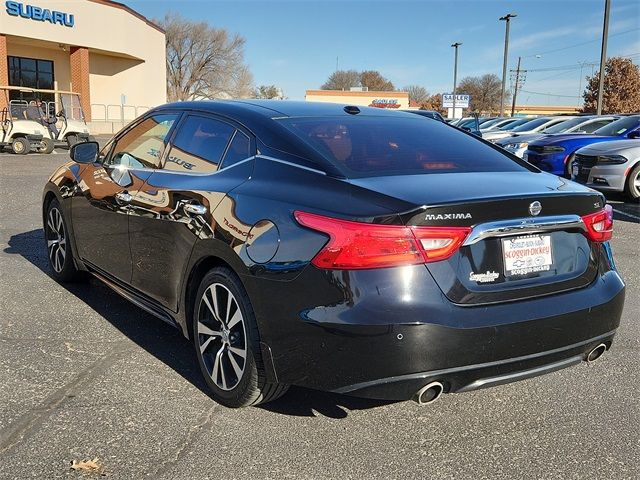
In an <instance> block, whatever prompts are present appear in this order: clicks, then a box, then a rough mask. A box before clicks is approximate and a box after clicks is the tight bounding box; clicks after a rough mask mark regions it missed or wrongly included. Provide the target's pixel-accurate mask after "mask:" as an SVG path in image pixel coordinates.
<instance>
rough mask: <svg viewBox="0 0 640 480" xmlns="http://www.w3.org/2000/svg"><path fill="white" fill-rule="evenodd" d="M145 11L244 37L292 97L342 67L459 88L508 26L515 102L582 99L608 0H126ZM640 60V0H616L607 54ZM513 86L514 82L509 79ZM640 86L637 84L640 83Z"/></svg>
mask: <svg viewBox="0 0 640 480" xmlns="http://www.w3.org/2000/svg"><path fill="white" fill-rule="evenodd" d="M124 1H125V3H126V4H127V5H129V6H130V7H131V8H133V9H135V10H137V11H138V12H140V13H142V14H143V15H145V16H146V17H148V18H149V19H158V18H162V17H163V16H164V15H165V14H166V13H167V12H179V13H180V14H181V15H183V16H184V17H186V18H188V19H190V20H194V21H205V22H207V23H209V24H210V25H212V26H214V27H217V28H225V29H227V30H229V31H230V32H233V33H238V34H240V35H242V36H243V37H244V38H245V39H246V45H245V62H246V63H247V64H248V66H249V68H250V70H251V72H252V73H253V76H254V82H255V84H256V85H271V84H275V85H277V86H278V87H280V88H282V90H283V91H284V94H285V95H286V96H287V97H288V98H290V99H294V100H301V99H304V94H305V90H307V89H315V88H319V87H320V85H322V83H324V81H325V80H326V79H327V77H328V76H329V75H330V74H331V73H332V72H333V71H335V69H336V60H337V65H338V68H339V69H344V70H347V69H355V70H378V71H380V72H381V73H382V74H383V75H384V76H385V77H387V78H388V79H389V80H391V81H392V82H393V83H394V85H395V86H396V87H398V88H402V87H404V86H406V85H412V84H417V85H422V86H424V87H425V88H426V89H427V90H428V91H429V93H443V92H450V91H452V89H453V63H454V49H453V48H451V46H450V45H451V44H452V43H454V42H462V46H461V47H460V50H459V57H458V79H461V78H463V77H465V76H469V75H470V76H476V75H483V74H485V73H495V74H496V75H498V76H499V77H501V75H502V59H503V50H504V34H505V24H504V22H501V21H499V20H498V18H499V17H501V16H503V15H505V14H507V13H516V14H517V15H518V16H517V17H516V18H514V19H512V21H511V33H510V42H509V60H508V61H509V63H508V68H509V69H515V68H516V64H517V61H518V56H521V57H522V67H521V68H523V69H525V70H527V74H526V81H525V84H524V86H523V88H522V92H521V94H520V95H519V98H518V104H528V105H577V104H581V98H580V95H581V93H582V90H584V84H585V80H584V77H585V76H587V75H591V74H592V71H597V70H598V62H599V59H600V44H601V38H602V24H603V14H604V3H605V2H604V0H553V1H550V0H511V1H505V0H502V1H497V0H449V1H446V0H423V1H418V0H415V1H361V0H342V1H333V0H325V1H316V0H297V1H286V2H283V1H271V0H263V1H248V0H236V1H204V0H201V1H189V0H173V1H167V0H137V1H128V0H124ZM618 55H621V56H626V57H627V58H630V59H631V60H633V61H634V62H635V63H636V64H640V1H638V0H612V1H611V15H610V22H609V41H608V47H607V56H608V57H611V56H618ZM507 88H509V86H508V87H507ZM639 88H640V86H639Z"/></svg>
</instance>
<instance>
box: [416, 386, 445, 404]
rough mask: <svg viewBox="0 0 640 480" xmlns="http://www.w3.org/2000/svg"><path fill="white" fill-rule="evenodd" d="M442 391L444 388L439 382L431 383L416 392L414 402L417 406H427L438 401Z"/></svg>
mask: <svg viewBox="0 0 640 480" xmlns="http://www.w3.org/2000/svg"><path fill="white" fill-rule="evenodd" d="M443 391H444V386H443V385H442V384H441V383H440V382H431V383H429V384H428V385H425V386H424V387H422V388H421V389H420V390H418V391H417V392H416V396H415V397H414V400H415V401H416V402H417V403H418V405H428V404H429V403H433V402H435V401H436V400H437V399H439V398H440V395H442V392H443Z"/></svg>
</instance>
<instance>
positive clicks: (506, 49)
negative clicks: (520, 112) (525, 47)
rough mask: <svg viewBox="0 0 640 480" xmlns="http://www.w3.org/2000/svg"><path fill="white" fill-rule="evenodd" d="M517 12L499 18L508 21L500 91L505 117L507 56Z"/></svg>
mask: <svg viewBox="0 0 640 480" xmlns="http://www.w3.org/2000/svg"><path fill="white" fill-rule="evenodd" d="M517 16H518V15H517V14H515V13H507V14H506V15H505V16H504V17H500V18H499V20H504V21H505V22H506V28H505V32H504V58H503V59H502V90H501V93H500V116H501V117H504V89H505V85H506V83H507V57H508V56H509V24H510V23H511V19H512V18H514V17H517Z"/></svg>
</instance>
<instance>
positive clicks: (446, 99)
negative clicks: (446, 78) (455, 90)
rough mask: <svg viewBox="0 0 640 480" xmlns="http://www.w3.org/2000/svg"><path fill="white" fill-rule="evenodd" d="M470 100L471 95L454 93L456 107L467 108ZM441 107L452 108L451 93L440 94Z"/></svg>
mask: <svg viewBox="0 0 640 480" xmlns="http://www.w3.org/2000/svg"><path fill="white" fill-rule="evenodd" d="M470 101H471V95H461V94H457V95H456V108H469V102H470ZM442 107H443V108H453V94H452V93H443V94H442Z"/></svg>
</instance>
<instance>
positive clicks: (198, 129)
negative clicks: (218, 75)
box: [164, 115, 246, 173]
mask: <svg viewBox="0 0 640 480" xmlns="http://www.w3.org/2000/svg"><path fill="white" fill-rule="evenodd" d="M234 131H235V128H234V127H232V126H231V125H229V124H228V123H225V122H222V121H220V120H216V119H214V118H210V117H201V116H197V115H190V116H189V117H187V119H186V120H185V121H184V122H183V123H182V124H181V125H180V127H179V130H178V133H177V134H176V136H175V138H174V140H173V142H172V143H173V145H172V147H171V151H170V152H169V155H167V158H166V161H165V164H164V169H165V170H173V171H178V172H187V173H212V172H215V171H216V170H217V169H218V164H219V163H220V160H221V159H222V155H224V152H225V150H226V148H227V144H228V143H229V140H230V139H231V136H232V135H233V133H234ZM245 158H246V157H245Z"/></svg>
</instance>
